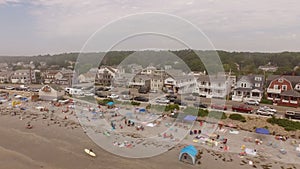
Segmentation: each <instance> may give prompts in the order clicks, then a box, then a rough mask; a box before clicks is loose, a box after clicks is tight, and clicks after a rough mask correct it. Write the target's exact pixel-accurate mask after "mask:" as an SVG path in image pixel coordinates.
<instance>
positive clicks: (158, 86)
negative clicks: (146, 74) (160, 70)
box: [150, 75, 164, 90]
mask: <svg viewBox="0 0 300 169" xmlns="http://www.w3.org/2000/svg"><path fill="white" fill-rule="evenodd" d="M150 79H151V80H150V90H162V89H163V87H164V79H163V76H157V75H152V76H150Z"/></svg>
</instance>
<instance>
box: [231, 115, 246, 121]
mask: <svg viewBox="0 0 300 169" xmlns="http://www.w3.org/2000/svg"><path fill="white" fill-rule="evenodd" d="M229 118H230V119H232V120H236V121H240V122H243V123H245V122H246V118H245V117H244V116H242V115H240V114H230V115H229Z"/></svg>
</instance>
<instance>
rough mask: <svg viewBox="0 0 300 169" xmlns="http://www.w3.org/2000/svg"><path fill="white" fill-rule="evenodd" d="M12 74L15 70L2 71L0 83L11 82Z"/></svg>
mask: <svg viewBox="0 0 300 169" xmlns="http://www.w3.org/2000/svg"><path fill="white" fill-rule="evenodd" d="M12 74H13V72H10V71H5V72H0V83H9V82H10V81H11V75H12Z"/></svg>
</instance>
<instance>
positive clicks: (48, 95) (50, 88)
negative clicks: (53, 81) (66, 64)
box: [39, 85, 65, 101]
mask: <svg viewBox="0 0 300 169" xmlns="http://www.w3.org/2000/svg"><path fill="white" fill-rule="evenodd" d="M64 93H65V92H64V90H63V89H62V88H61V87H60V86H58V85H45V86H43V87H42V88H41V89H40V90H39V99H41V100H49V101H50V100H54V99H61V98H62V97H63V96H64Z"/></svg>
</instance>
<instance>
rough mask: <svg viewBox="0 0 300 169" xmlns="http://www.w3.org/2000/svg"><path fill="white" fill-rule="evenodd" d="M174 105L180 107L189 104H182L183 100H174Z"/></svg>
mask: <svg viewBox="0 0 300 169" xmlns="http://www.w3.org/2000/svg"><path fill="white" fill-rule="evenodd" d="M174 104H178V105H180V106H187V103H186V102H182V101H181V100H179V99H177V100H174Z"/></svg>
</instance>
